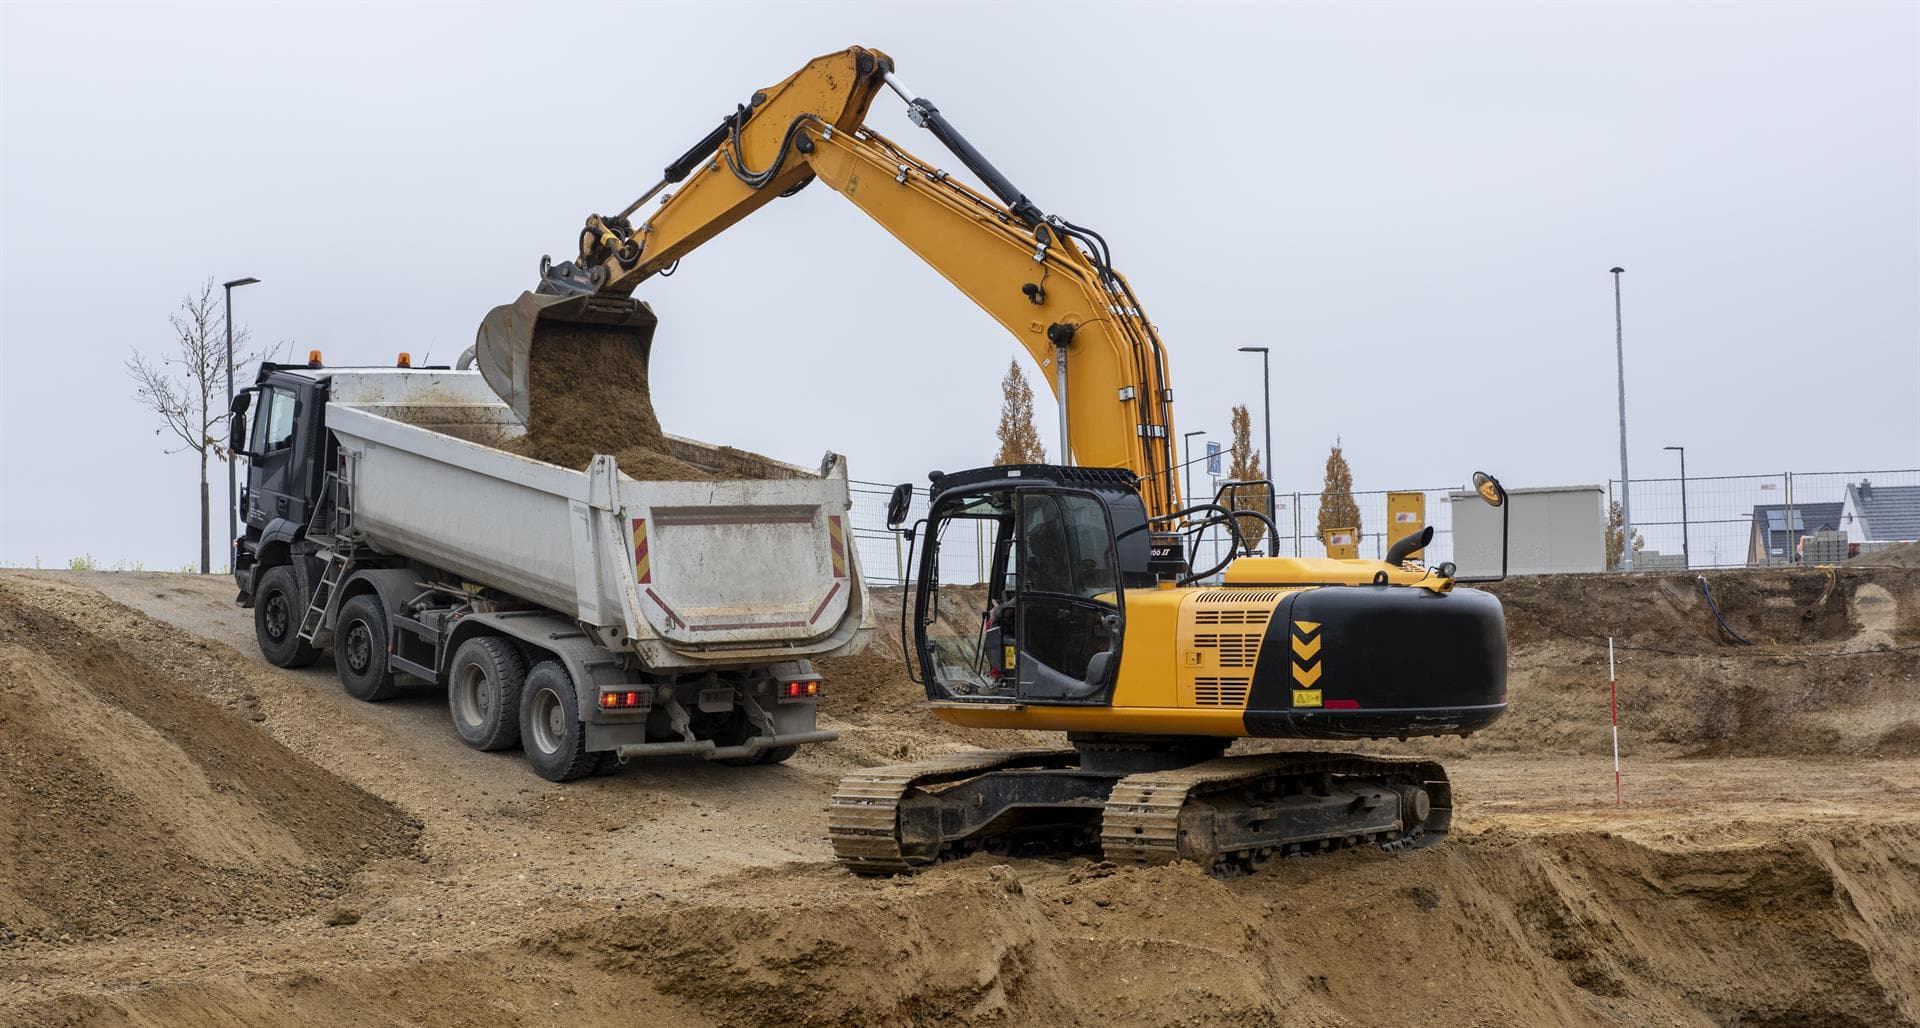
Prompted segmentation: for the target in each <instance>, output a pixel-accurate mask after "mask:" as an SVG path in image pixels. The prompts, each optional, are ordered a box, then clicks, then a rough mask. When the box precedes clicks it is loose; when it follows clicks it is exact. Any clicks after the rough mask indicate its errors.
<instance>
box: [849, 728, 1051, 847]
mask: <svg viewBox="0 0 1920 1028" xmlns="http://www.w3.org/2000/svg"><path fill="white" fill-rule="evenodd" d="M1077 759H1078V755H1077V754H1076V753H1075V752H1074V751H1073V750H975V751H971V752H965V753H952V754H948V755H946V756H943V757H935V758H933V759H931V760H923V761H918V762H916V763H912V764H893V765H889V766H886V767H876V768H869V769H867V770H865V771H858V772H855V773H853V774H850V775H848V776H846V777H845V778H842V779H841V780H840V787H839V788H838V789H836V790H834V793H833V798H832V799H831V800H829V801H828V803H827V838H828V841H830V842H832V843H833V855H834V856H835V857H836V858H838V859H839V861H840V863H841V864H842V865H844V866H845V867H846V868H847V869H848V870H850V871H853V872H855V873H857V874H897V873H899V872H902V871H911V870H914V869H915V868H919V867H925V866H927V865H930V864H932V863H934V862H936V861H937V860H939V859H940V857H941V856H942V855H943V854H942V853H940V852H934V853H916V852H907V849H906V847H904V846H903V845H902V840H901V830H900V801H901V799H902V798H904V797H906V796H907V794H908V793H909V792H911V791H912V790H915V789H923V788H927V787H929V786H936V785H943V784H946V783H949V782H957V781H960V780H962V779H967V778H974V777H978V776H980V775H984V774H988V773H991V772H994V771H1007V770H1013V769H1016V768H1037V767H1067V766H1070V765H1072V764H1073V763H1074V762H1075V760H1077Z"/></svg>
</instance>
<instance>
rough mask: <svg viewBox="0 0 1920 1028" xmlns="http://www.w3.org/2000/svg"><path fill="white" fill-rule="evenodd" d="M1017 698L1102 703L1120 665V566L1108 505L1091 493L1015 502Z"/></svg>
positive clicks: (1034, 493)
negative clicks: (1016, 524) (1016, 522)
mask: <svg viewBox="0 0 1920 1028" xmlns="http://www.w3.org/2000/svg"><path fill="white" fill-rule="evenodd" d="M1018 502H1019V513H1018V518H1017V520H1018V525H1019V527H1018V530H1017V536H1018V542H1019V568H1020V571H1019V577H1018V583H1019V584H1018V591H1017V596H1016V600H1015V604H1014V605H1015V609H1016V616H1017V618H1018V637H1019V638H1018V642H1017V644H1016V650H1017V653H1018V657H1017V659H1016V661H1015V665H1016V675H1017V680H1018V683H1019V688H1018V691H1019V696H1020V698H1021V699H1023V700H1037V701H1051V702H1056V703H1059V702H1070V703H1071V702H1080V703H1098V702H1104V700H1105V697H1106V696H1107V695H1109V689H1110V687H1111V686H1112V684H1113V680H1114V675H1115V672H1117V671H1118V670H1119V667H1120V641H1121V636H1122V634H1123V633H1122V624H1123V620H1122V619H1123V611H1122V609H1121V599H1120V570H1119V560H1118V557H1117V553H1116V550H1115V546H1114V534H1113V526H1112V523H1111V521H1110V519H1109V518H1108V516H1107V506H1106V504H1105V503H1103V502H1101V500H1100V499H1099V498H1098V497H1096V496H1092V495H1089V494H1087V493H1076V492H1054V491H1050V490H1048V491H1042V490H1023V491H1021V493H1020V494H1019V497H1018Z"/></svg>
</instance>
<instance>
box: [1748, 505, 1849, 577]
mask: <svg viewBox="0 0 1920 1028" xmlns="http://www.w3.org/2000/svg"><path fill="white" fill-rule="evenodd" d="M1844 506H1845V505H1844V504H1840V503H1796V504H1794V505H1793V506H1792V507H1788V506H1787V505H1786V504H1784V503H1769V504H1762V505H1760V506H1757V507H1755V508H1753V531H1752V532H1751V533H1750V537H1749V539H1748V541H1747V563H1749V564H1788V563H1792V562H1793V561H1795V560H1797V559H1798V557H1799V553H1800V544H1801V541H1802V540H1804V539H1805V538H1806V537H1807V536H1809V535H1812V534H1813V533H1815V532H1820V531H1836V530H1838V529H1839V528H1840V521H1841V513H1842V511H1841V508H1842V507H1844Z"/></svg>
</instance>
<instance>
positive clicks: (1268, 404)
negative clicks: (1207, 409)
mask: <svg viewBox="0 0 1920 1028" xmlns="http://www.w3.org/2000/svg"><path fill="white" fill-rule="evenodd" d="M1240 352H1241V353H1257V354H1259V355H1260V394H1261V397H1262V403H1263V409H1262V411H1261V415H1260V420H1261V422H1262V423H1263V426H1264V427H1265V429H1266V432H1265V435H1266V440H1267V446H1266V452H1264V453H1263V454H1261V456H1260V467H1261V470H1262V473H1264V474H1265V475H1266V476H1267V520H1268V521H1272V520H1273V510H1274V507H1273V376H1272V375H1270V374H1269V373H1268V368H1269V365H1268V361H1267V348H1266V347H1264V346H1242V347H1241V348H1240ZM1276 524H1277V522H1276ZM1273 545H1276V546H1277V545H1279V540H1277V539H1276V540H1274V543H1273Z"/></svg>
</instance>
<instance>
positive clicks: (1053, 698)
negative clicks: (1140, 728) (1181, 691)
mask: <svg viewBox="0 0 1920 1028" xmlns="http://www.w3.org/2000/svg"><path fill="white" fill-rule="evenodd" d="M1134 482H1135V480H1134V477H1133V475H1132V474H1130V473H1128V472H1124V471H1119V470H1114V469H1095V468H1074V467H1059V466H1053V465H1020V466H1013V467H994V468H982V469H979V470H975V471H967V472H961V473H958V474H952V475H941V476H938V477H937V478H935V480H934V484H933V487H932V489H931V500H930V504H929V508H928V516H927V520H926V528H925V536H924V543H923V544H921V548H920V551H919V561H918V565H919V576H918V581H919V587H918V589H917V590H916V592H915V596H914V614H913V634H912V639H911V642H910V643H909V644H908V646H907V649H909V650H910V651H911V652H912V653H913V654H914V655H915V656H916V658H917V661H916V662H917V664H918V665H919V668H918V670H919V673H920V677H921V681H922V683H923V684H924V685H925V686H926V689H927V695H928V697H929V698H930V699H933V700H937V701H985V702H993V701H998V702H1002V703H1032V704H1104V703H1107V702H1109V700H1110V697H1111V695H1112V691H1113V684H1114V679H1115V677H1116V674H1115V673H1116V672H1117V671H1118V669H1119V666H1120V650H1121V645H1122V640H1123V638H1124V636H1125V624H1126V602H1125V590H1126V589H1127V588H1128V587H1138V586H1143V585H1148V584H1150V583H1151V581H1152V576H1151V573H1150V568H1149V564H1150V553H1149V546H1148V542H1149V533H1147V532H1146V531H1145V529H1146V525H1147V514H1146V507H1145V505H1144V504H1143V503H1142V502H1141V499H1140V495H1139V493H1138V491H1137V489H1136V487H1135V484H1134ZM969 557H970V558H971V559H968V558H969Z"/></svg>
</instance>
